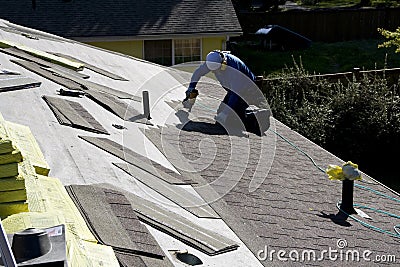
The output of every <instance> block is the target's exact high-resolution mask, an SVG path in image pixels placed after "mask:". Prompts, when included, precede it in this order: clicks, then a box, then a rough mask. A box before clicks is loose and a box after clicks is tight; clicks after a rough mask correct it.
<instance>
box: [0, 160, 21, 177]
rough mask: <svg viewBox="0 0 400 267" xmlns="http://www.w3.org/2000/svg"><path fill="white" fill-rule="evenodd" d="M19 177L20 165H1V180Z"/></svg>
mask: <svg viewBox="0 0 400 267" xmlns="http://www.w3.org/2000/svg"><path fill="white" fill-rule="evenodd" d="M17 175H18V163H8V164H0V179H1V178H4V177H11V176H17Z"/></svg>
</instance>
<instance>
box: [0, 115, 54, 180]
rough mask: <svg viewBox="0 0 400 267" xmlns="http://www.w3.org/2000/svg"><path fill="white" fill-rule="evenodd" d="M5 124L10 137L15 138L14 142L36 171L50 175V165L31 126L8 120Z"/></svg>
mask: <svg viewBox="0 0 400 267" xmlns="http://www.w3.org/2000/svg"><path fill="white" fill-rule="evenodd" d="M0 124H1V121H0ZM4 124H5V128H6V132H7V134H8V138H10V139H11V140H13V144H14V145H15V146H16V147H17V148H18V149H19V150H20V151H21V153H22V156H23V157H27V158H29V161H30V162H31V163H32V165H33V167H34V168H35V171H36V173H38V174H41V175H48V174H49V172H50V167H49V165H48V164H47V162H46V160H45V159H44V156H43V153H42V151H41V150H40V147H39V144H38V143H37V142H36V139H35V137H34V136H33V134H32V132H31V130H30V129H29V127H27V126H24V125H20V124H16V123H12V122H8V121H5V122H4Z"/></svg>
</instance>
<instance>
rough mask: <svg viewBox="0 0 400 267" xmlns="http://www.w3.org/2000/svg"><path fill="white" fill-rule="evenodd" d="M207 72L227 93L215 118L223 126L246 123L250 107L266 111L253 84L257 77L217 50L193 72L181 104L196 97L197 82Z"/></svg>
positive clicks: (229, 54) (263, 100)
mask: <svg viewBox="0 0 400 267" xmlns="http://www.w3.org/2000/svg"><path fill="white" fill-rule="evenodd" d="M210 71H212V72H213V73H214V75H215V76H216V78H217V79H218V81H219V82H220V84H221V85H222V87H223V88H224V89H225V90H226V91H227V94H226V95H225V97H224V99H223V101H222V103H221V105H220V106H219V108H218V111H217V115H216V117H215V120H216V121H217V122H218V123H220V124H222V125H225V124H227V122H228V121H231V120H232V118H234V117H236V118H240V121H242V122H243V123H245V120H246V109H247V108H248V107H249V105H256V106H257V107H259V108H267V106H268V105H267V104H266V100H265V98H264V96H263V94H262V93H261V91H260V90H259V88H258V86H257V85H256V84H255V81H256V76H255V75H254V74H253V73H252V72H251V70H250V69H249V68H248V67H247V66H246V64H245V63H244V62H243V61H242V60H241V59H239V58H238V57H236V56H234V55H233V54H231V53H230V52H228V51H219V50H214V51H211V52H210V53H208V55H207V57H206V61H205V62H204V63H203V64H201V65H200V66H199V67H198V68H197V69H196V70H195V71H194V72H193V74H192V78H191V81H190V84H189V86H188V89H187V90H186V98H185V100H184V102H185V101H187V100H189V99H190V98H193V97H196V96H197V90H196V89H195V88H196V85H197V82H198V81H199V80H200V78H201V77H202V76H204V75H206V74H207V73H209V72H210ZM193 92H195V93H194V94H193ZM191 95H192V96H191ZM262 102H263V103H264V104H261V103H262Z"/></svg>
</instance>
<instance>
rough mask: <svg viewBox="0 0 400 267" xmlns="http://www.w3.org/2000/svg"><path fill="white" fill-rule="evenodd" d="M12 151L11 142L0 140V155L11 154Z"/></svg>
mask: <svg viewBox="0 0 400 267" xmlns="http://www.w3.org/2000/svg"><path fill="white" fill-rule="evenodd" d="M13 150H14V147H13V145H12V142H11V140H4V139H2V140H0V154H6V153H11V152H12V151H13Z"/></svg>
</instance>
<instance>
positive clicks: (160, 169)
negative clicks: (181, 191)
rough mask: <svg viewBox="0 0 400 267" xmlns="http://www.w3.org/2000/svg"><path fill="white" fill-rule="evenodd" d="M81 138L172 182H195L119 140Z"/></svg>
mask: <svg viewBox="0 0 400 267" xmlns="http://www.w3.org/2000/svg"><path fill="white" fill-rule="evenodd" d="M79 138H81V139H83V140H85V141H87V142H89V143H91V144H92V145H95V146H97V147H99V148H101V149H103V150H105V151H106V152H108V153H110V154H112V155H114V156H116V157H118V158H120V159H122V160H124V161H126V162H128V163H129V164H132V165H133V166H135V167H137V168H140V169H142V170H144V171H146V172H148V173H149V174H152V175H154V176H155V177H158V178H159V179H161V180H164V181H165V182H167V183H170V184H190V183H193V181H192V180H189V179H188V178H187V177H185V176H183V175H180V174H177V173H176V172H174V171H172V170H169V169H168V168H166V167H164V166H163V165H160V164H158V163H157V162H154V161H152V160H151V159H149V158H146V157H144V156H142V155H140V154H138V153H136V152H135V151H133V150H132V149H130V148H128V147H125V146H123V145H121V144H118V143H117V142H115V141H113V140H110V139H107V138H104V137H91V136H79Z"/></svg>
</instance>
